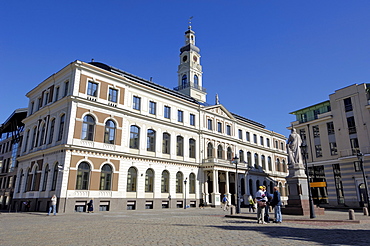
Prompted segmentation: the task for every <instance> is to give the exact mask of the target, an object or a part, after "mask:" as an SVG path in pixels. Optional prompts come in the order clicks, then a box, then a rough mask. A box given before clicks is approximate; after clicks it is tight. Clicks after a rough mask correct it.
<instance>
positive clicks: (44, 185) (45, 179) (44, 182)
mask: <svg viewBox="0 0 370 246" xmlns="http://www.w3.org/2000/svg"><path fill="white" fill-rule="evenodd" d="M48 176H49V165H46V167H45V170H44V179H43V181H42V190H43V191H45V190H46V185H47V183H48Z"/></svg>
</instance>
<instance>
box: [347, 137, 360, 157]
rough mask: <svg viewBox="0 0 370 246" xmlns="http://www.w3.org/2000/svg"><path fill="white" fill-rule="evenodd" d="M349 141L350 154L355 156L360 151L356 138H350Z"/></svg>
mask: <svg viewBox="0 0 370 246" xmlns="http://www.w3.org/2000/svg"><path fill="white" fill-rule="evenodd" d="M349 141H351V149H352V154H354V155H356V154H357V153H358V152H359V151H360V149H359V148H360V146H359V145H358V139H357V138H351V139H350V140H349Z"/></svg>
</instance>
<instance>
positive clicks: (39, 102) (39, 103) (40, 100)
mask: <svg viewBox="0 0 370 246" xmlns="http://www.w3.org/2000/svg"><path fill="white" fill-rule="evenodd" d="M41 107H42V98H41V97H39V99H38V103H37V110H40V108H41Z"/></svg>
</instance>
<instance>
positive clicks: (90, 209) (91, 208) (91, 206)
mask: <svg viewBox="0 0 370 246" xmlns="http://www.w3.org/2000/svg"><path fill="white" fill-rule="evenodd" d="M87 212H88V213H94V202H93V200H90V202H89V203H88V204H87Z"/></svg>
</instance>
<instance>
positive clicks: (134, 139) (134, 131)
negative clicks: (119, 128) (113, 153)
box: [130, 125, 140, 149]
mask: <svg viewBox="0 0 370 246" xmlns="http://www.w3.org/2000/svg"><path fill="white" fill-rule="evenodd" d="M139 140H140V128H139V127H138V126H134V125H133V126H131V127H130V148H131V149H139Z"/></svg>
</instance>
